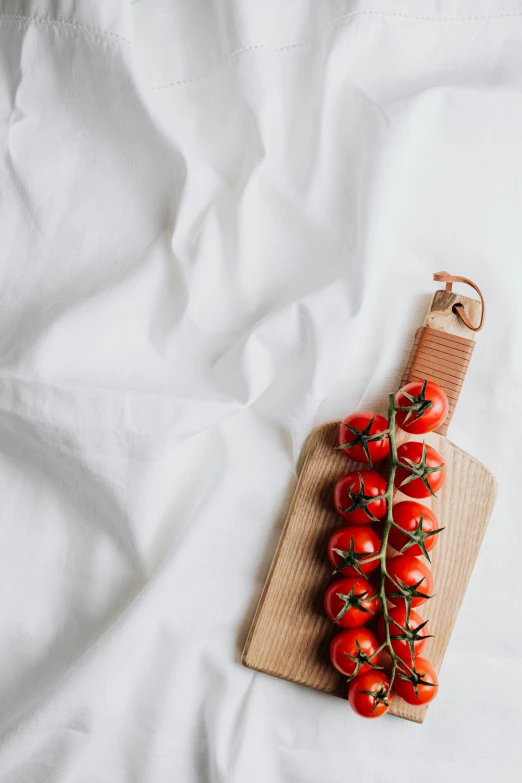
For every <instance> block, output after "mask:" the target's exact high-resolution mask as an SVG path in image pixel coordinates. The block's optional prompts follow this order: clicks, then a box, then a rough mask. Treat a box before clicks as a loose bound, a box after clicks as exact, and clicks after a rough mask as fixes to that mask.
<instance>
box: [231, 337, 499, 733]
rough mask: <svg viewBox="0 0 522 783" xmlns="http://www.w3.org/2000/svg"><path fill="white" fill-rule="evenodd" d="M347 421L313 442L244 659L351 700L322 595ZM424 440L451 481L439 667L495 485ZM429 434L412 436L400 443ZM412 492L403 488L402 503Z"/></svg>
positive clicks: (405, 710)
mask: <svg viewBox="0 0 522 783" xmlns="http://www.w3.org/2000/svg"><path fill="white" fill-rule="evenodd" d="M468 331H469V330H468ZM338 427H339V423H338V422H334V423H329V424H325V425H323V426H322V427H319V428H318V429H316V430H315V431H314V433H313V434H312V436H311V438H310V439H309V448H308V454H307V457H306V461H305V463H304V466H303V470H302V473H301V476H300V479H299V483H298V486H297V490H296V493H295V496H294V499H293V502H292V505H291V508H290V510H289V513H288V516H287V519H286V522H285V526H284V529H283V532H282V535H281V539H280V542H279V546H278V549H277V552H276V555H275V557H274V560H273V563H272V567H271V569H270V573H269V575H268V578H267V581H266V584H265V587H264V590H263V594H262V596H261V600H260V602H259V605H258V608H257V611H256V614H255V617H254V621H253V624H252V627H251V629H250V633H249V635H248V639H247V641H246V645H245V649H244V652H243V659H242V660H243V664H244V665H245V666H248V667H250V668H251V669H256V670H258V671H261V672H265V673H266V674H272V675H274V676H276V677H282V678H283V679H286V680H291V681H292V682H296V683H300V684H302V685H307V686H309V687H311V688H316V689H318V690H322V691H326V692H328V693H333V694H336V695H338V696H342V697H344V698H346V694H347V687H346V681H345V679H344V678H343V677H342V676H341V675H340V674H338V672H337V671H336V670H335V669H334V668H333V666H332V665H331V663H330V660H329V656H328V647H329V643H330V640H331V638H332V636H333V634H334V633H335V632H336V629H335V628H334V627H333V624H332V623H331V622H330V621H329V620H328V619H327V617H326V616H325V614H324V610H323V595H324V591H325V589H326V587H327V585H328V584H329V582H330V580H331V567H330V565H329V563H328V560H327V557H326V545H327V542H328V539H329V537H330V535H331V533H332V532H333V530H334V529H335V528H336V527H339V526H340V525H341V524H343V522H342V520H341V519H340V518H339V517H338V515H337V514H336V513H335V511H334V508H333V504H332V489H333V485H334V483H335V482H336V480H337V479H338V478H339V477H340V476H341V475H343V473H347V472H348V471H350V470H352V469H354V468H357V467H360V464H357V465H356V463H352V462H350V460H347V459H346V457H345V456H344V455H343V454H342V453H340V452H339V451H336V450H335V449H334V446H335V445H336V438H337V430H338ZM424 437H425V439H426V441H427V442H428V443H430V444H431V445H432V446H434V447H435V448H436V449H438V450H439V451H440V452H441V454H442V455H443V457H444V460H445V462H446V466H447V471H448V473H447V475H448V476H449V477H451V480H447V481H446V482H445V484H444V486H443V488H442V489H441V490H440V492H439V495H438V497H437V498H433V499H430V503H428V505H431V507H432V508H433V510H434V512H435V514H436V515H437V517H438V520H439V522H440V524H441V526H444V527H445V528H446V529H445V530H444V531H443V533H441V534H440V536H439V542H438V544H437V546H436V547H435V549H434V550H433V552H432V553H431V554H432V570H433V577H434V584H435V590H436V596H435V597H434V598H432V599H431V600H430V601H428V602H426V603H425V604H423V605H422V606H421V607H419V610H420V613H421V614H422V615H423V616H424V617H425V618H429V620H430V633H432V634H434V635H435V638H433V639H430V640H429V641H428V643H427V645H426V656H427V657H428V658H429V659H430V660H431V661H432V663H433V665H434V667H435V669H436V670H437V671H438V670H439V669H440V666H441V664H442V660H443V658H444V653H445V651H446V648H447V646H448V643H449V639H450V635H451V631H452V628H453V626H454V624H455V620H456V618H457V614H458V611H459V608H460V605H461V603H462V600H463V598H464V593H465V591H466V586H467V584H468V581H469V578H470V576H471V573H472V570H473V566H474V563H475V560H476V558H477V555H478V551H479V548H480V544H481V541H482V538H483V536H484V532H485V530H486V526H487V522H488V519H489V516H490V514H491V511H492V509H493V504H494V501H495V497H496V482H495V479H494V477H493V475H492V474H491V473H490V472H489V471H488V470H487V469H486V468H485V467H484V466H483V465H482V464H481V463H480V462H478V461H477V460H475V459H473V457H470V456H469V454H466V452H464V451H462V450H461V449H459V448H458V447H457V446H455V445H454V444H453V443H451V442H450V441H449V440H448V439H447V438H446V437H444V436H441V435H438V434H436V433H431V434H430V435H427V436H424ZM420 439H421V438H420V437H411V436H408V435H406V434H404V435H403V437H402V439H401V440H402V441H403V440H420ZM404 497H405V496H404V495H402V493H401V492H397V493H396V498H395V499H396V500H401V499H404ZM426 710H427V707H411V706H409V705H407V704H406V703H405V702H403V701H401V700H400V699H398V698H397V697H396V698H395V700H394V702H393V705H392V708H391V710H390V712H391V714H393V715H397V716H399V717H401V718H406V719H408V720H411V721H415V722H418V723H421V722H422V721H423V719H424V716H425V714H426Z"/></svg>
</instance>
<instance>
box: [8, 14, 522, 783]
mask: <svg viewBox="0 0 522 783" xmlns="http://www.w3.org/2000/svg"><path fill="white" fill-rule="evenodd" d="M0 133H1V146H0V238H1V241H0V256H1V265H0V270H1V271H0V274H1V278H0V296H1V306H0V345H1V353H0V357H1V365H0V370H1V372H0V463H1V464H0V501H1V502H0V531H1V544H0V696H1V708H0V713H1V714H0V731H1V735H2V742H1V745H0V783H50V782H52V783H202V782H204V783H207V781H208V782H209V783H221V782H226V783H341V782H342V783H344V782H345V781H350V782H351V781H363V782H364V783H381V781H382V782H383V783H384V782H385V783H395V781H397V783H410V782H411V783H413V782H414V781H415V783H418V781H430V782H431V781H433V782H434V781H440V780H444V781H462V780H473V781H491V780H493V779H499V780H503V781H507V782H510V781H515V780H519V779H520V778H519V775H520V771H521V763H522V762H521V748H520V745H521V743H520V733H521V712H522V710H521V700H522V678H521V677H520V666H521V655H520V648H521V644H522V631H521V623H520V603H521V602H520V596H519V594H520V589H521V588H520V558H521V546H522V535H521V532H520V530H521V527H520V514H519V511H518V508H519V491H520V483H521V482H520V467H521V461H520V443H521V441H522V414H521V407H520V394H521V390H522V386H521V375H522V351H521V349H520V345H521V338H522V319H521V312H522V310H521V307H520V298H521V294H522V288H521V286H522V260H521V259H522V220H521V213H522V3H521V2H519V1H518V0H513V1H512V2H508V0H491V1H490V0H469V1H466V0H454V1H451V0H439V1H436V0H422V2H420V0H375V2H369V1H368V2H366V1H363V2H350V1H349V0H329V1H327V0H324V2H320V1H319V0H266V1H265V2H261V1H260V0H234V1H233V0H228V2H227V1H226V0H213V1H211V0H190V2H189V0H141V2H134V3H132V4H131V3H130V2H125V1H124V0H90V1H87V0H83V1H81V2H73V1H72V0H67V1H66V0H63V2H62V1H61V0H54V2H53V1H52V0H48V1H46V0H41V1H38V0H34V2H21V1H20V2H17V0H11V1H9V0H5V1H4V2H1V3H0ZM439 269H447V270H448V271H450V272H451V273H453V274H459V275H466V276H468V277H471V278H472V279H474V280H476V282H477V283H478V284H479V285H480V286H481V287H482V290H483V291H484V294H485V297H486V300H487V305H488V313H487V319H486V325H485V328H484V331H483V332H482V333H481V334H480V335H479V336H478V340H477V348H476V350H475V354H474V356H473V359H472V363H471V367H470V370H469V373H468V377H467V380H466V384H465V388H464V391H463V394H462V397H461V400H460V402H459V406H458V409H457V412H456V414H455V416H454V419H453V421H452V424H451V429H450V438H451V439H452V440H453V441H454V442H456V443H457V444H458V445H460V446H461V447H463V448H464V449H466V450H467V451H469V452H470V453H472V454H473V455H474V456H476V457H477V458H478V459H480V460H482V461H483V462H484V463H485V464H486V465H487V466H488V467H489V468H490V469H492V470H493V471H494V473H495V474H496V476H497V477H498V479H499V484H500V494H499V499H498V502H497V506H496V510H495V512H494V515H493V518H492V520H491V524H490V528H489V531H488V533H487V535H486V539H485V541H484V544H483V547H482V551H481V554H480V558H479V561H478V563H477V566H476V569H475V572H474V575H473V578H472V581H471V587H470V589H469V591H468V594H467V596H466V599H465V602H464V605H463V607H462V611H461V613H460V616H459V620H458V623H457V626H456V628H455V632H454V634H453V638H452V641H451V644H450V646H449V649H448V653H447V656H446V660H445V662H444V666H443V669H442V671H441V683H442V687H441V692H440V695H439V697H438V699H437V701H436V702H435V703H434V704H433V705H432V707H431V708H430V710H429V714H428V717H427V719H426V721H425V723H424V724H423V725H422V726H419V725H415V724H410V723H407V722H404V721H400V720H398V719H396V718H390V717H386V718H384V719H382V720H380V721H375V722H370V721H363V720H360V719H358V718H357V717H356V716H355V715H354V714H353V713H352V712H351V711H350V709H349V708H348V706H347V704H346V703H345V702H343V701H342V700H339V699H336V698H333V697H331V696H328V695H324V694H320V693H316V692H314V691H311V690H308V689H306V688H303V687H299V686H297V685H293V684H290V683H286V682H283V681H280V680H277V679H273V678H270V677H267V676H263V675H261V674H255V673H253V672H251V671H249V670H247V669H244V668H243V667H242V666H241V664H240V662H239V660H240V651H241V647H242V645H243V643H244V640H245V637H246V632H247V629H248V627H249V624H250V621H251V619H252V616H253V612H254V609H255V606H256V602H257V599H258V598H259V595H260V591H261V589H262V585H263V582H264V579H265V577H266V574H267V571H268V567H269V564H270V561H271V557H272V555H273V553H274V550H275V546H276V543H277V539H278V536H279V533H280V531H281V526H282V523H283V519H284V516H285V510H286V508H287V506H288V503H289V499H290V497H291V495H292V492H293V490H294V488H295V482H296V470H297V462H298V457H299V453H300V450H301V447H302V445H303V442H304V440H305V438H306V436H307V434H308V432H309V431H310V430H311V428H312V427H313V426H315V425H317V424H319V423H321V422H323V421H326V420H329V419H334V418H336V417H340V416H342V415H343V414H346V413H348V412H350V411H352V410H354V409H357V408H360V407H364V408H368V407H377V408H379V409H382V406H383V403H384V401H385V397H386V394H387V393H388V392H389V391H391V390H393V389H395V388H396V386H397V383H398V381H399V379H400V371H401V367H402V365H403V363H404V360H405V358H406V356H407V354H408V351H409V346H410V344H411V340H412V336H413V333H414V331H415V329H416V327H417V326H418V325H419V324H420V322H421V320H422V317H423V314H424V310H425V308H426V305H427V301H428V299H429V296H428V295H429V293H430V292H431V291H433V290H434V288H435V286H434V284H433V283H432V282H431V273H432V272H434V271H437V270H439ZM463 292H464V291H463Z"/></svg>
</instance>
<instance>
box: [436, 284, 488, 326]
mask: <svg viewBox="0 0 522 783" xmlns="http://www.w3.org/2000/svg"><path fill="white" fill-rule="evenodd" d="M433 279H434V280H435V281H436V282H437V283H446V291H452V290H453V283H465V284H466V285H469V286H471V288H473V289H474V290H475V291H476V292H477V294H478V295H479V297H480V304H481V305H482V312H481V316H480V321H479V324H478V326H473V324H472V323H471V321H470V320H469V318H468V316H467V315H466V310H465V309H464V305H463V304H462V303H461V302H456V303H455V304H454V305H453V308H452V309H453V312H454V313H455V315H458V317H459V318H460V320H461V321H462V323H463V324H464V325H465V326H467V327H468V329H471V331H472V332H480V330H481V329H482V327H483V326H484V318H485V317H486V303H485V302H484V297H483V296H482V292H481V290H480V288H479V287H478V285H475V283H474V282H473V281H472V280H469V279H468V278H467V277H458V276H457V275H450V274H449V272H435V273H434V274H433Z"/></svg>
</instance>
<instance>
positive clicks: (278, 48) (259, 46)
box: [149, 8, 522, 90]
mask: <svg viewBox="0 0 522 783" xmlns="http://www.w3.org/2000/svg"><path fill="white" fill-rule="evenodd" d="M355 16H382V17H398V18H400V19H408V20H414V21H421V22H482V21H486V20H488V19H506V18H511V17H522V11H505V12H504V13H498V14H483V15H482V16H421V15H420V14H406V13H401V12H400V11H379V10H372V9H369V8H368V9H361V10H360V11H349V12H348V13H346V14H342V16H338V17H337V19H333V20H332V21H331V22H329V23H328V25H327V26H326V27H325V28H324V30H323V31H322V33H319V35H316V36H314V37H313V38H308V39H306V40H304V41H299V42H298V43H294V44H289V45H288V46H267V45H266V44H252V45H251V46H243V47H242V48H241V49H237V51H235V52H232V54H230V55H229V56H228V57H226V58H225V59H224V60H222V61H221V62H220V63H218V64H217V65H215V66H214V67H213V68H211V69H209V70H208V71H205V72H204V73H201V74H198V76H192V77H189V78H187V79H179V80H178V81H173V82H166V83H165V84H157V85H152V86H150V87H149V89H150V90H164V89H166V88H167V87H178V86H180V85H183V84H190V83H191V82H198V81H200V80H201V79H206V78H207V77H209V76H213V74H215V73H217V71H220V70H221V69H222V68H225V67H226V66H227V65H228V64H229V63H231V62H233V61H234V60H236V59H237V58H238V57H240V56H241V55H243V54H246V53H247V52H253V51H255V50H259V49H264V50H265V51H268V52H272V53H274V54H281V53H284V52H289V51H291V50H292V49H300V48H302V47H304V46H311V45H312V44H315V43H318V42H319V41H320V40H321V39H322V38H324V36H325V35H327V34H328V32H329V31H330V28H332V27H336V26H337V25H341V24H342V23H343V22H345V21H348V20H350V19H352V18H353V17H355Z"/></svg>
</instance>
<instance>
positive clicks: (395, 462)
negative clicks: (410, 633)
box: [378, 394, 413, 696]
mask: <svg viewBox="0 0 522 783" xmlns="http://www.w3.org/2000/svg"><path fill="white" fill-rule="evenodd" d="M397 410H398V409H397V407H396V405H395V395H394V394H390V396H389V397H388V438H389V441H390V471H389V473H388V483H387V485H386V492H385V494H384V497H385V498H386V522H385V524H384V530H383V533H382V542H381V548H380V551H379V557H378V559H379V561H380V570H381V584H380V587H379V592H378V596H379V598H380V600H381V607H382V616H383V620H384V631H385V642H384V646H385V647H387V650H388V653H389V655H390V658H391V659H392V669H391V674H390V685H389V686H388V691H387V694H386V695H387V696H388V695H389V694H390V693H391V689H392V685H393V681H394V679H395V672H396V671H397V661H399V660H400V662H401V664H402V665H403V666H405V667H406V669H408V670H409V672H410V673H413V670H412V669H411V668H410V667H409V666H408V664H407V663H406V662H405V661H404V660H403V659H402V658H400V657H399V656H398V655H397V654H396V653H395V651H394V649H393V647H392V643H391V638H390V624H391V623H392V620H391V619H390V615H389V612H388V605H387V603H386V577H387V576H388V574H387V571H386V550H387V547H388V536H389V534H390V530H391V528H392V527H393V525H394V522H393V509H392V501H393V490H394V481H395V471H396V470H397V467H398V466H399V465H400V464H401V463H400V462H399V459H398V457H397V441H396V438H395V416H396V413H397ZM409 609H410V607H409V606H408V607H407V612H406V624H408V620H409V614H410V612H409ZM412 662H413V661H412Z"/></svg>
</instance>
